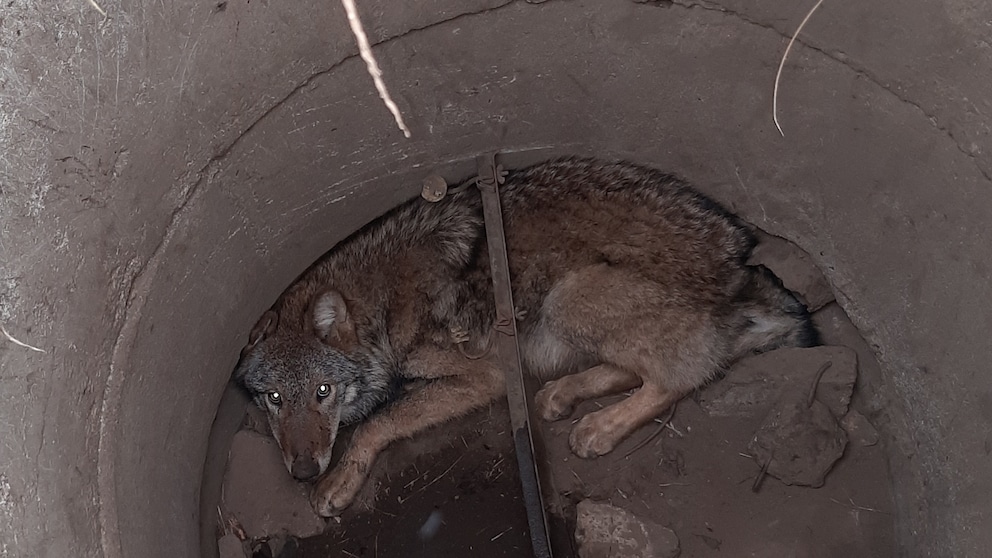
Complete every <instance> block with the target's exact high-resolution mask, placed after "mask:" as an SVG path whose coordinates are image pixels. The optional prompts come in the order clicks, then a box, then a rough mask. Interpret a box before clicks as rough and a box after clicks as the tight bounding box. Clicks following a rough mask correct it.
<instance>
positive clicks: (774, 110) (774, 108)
mask: <svg viewBox="0 0 992 558" xmlns="http://www.w3.org/2000/svg"><path fill="white" fill-rule="evenodd" d="M822 3H823V0H817V2H816V5H814V6H813V9H811V10H810V11H809V13H808V14H806V17H804V18H803V21H802V23H800V24H799V27H797V28H796V32H795V33H793V34H792V38H791V39H789V46H787V47H785V53H784V54H782V61H781V62H779V64H778V72H777V73H776V74H775V89H774V90H772V120H774V121H775V127H776V128H778V133H780V134H782V137H783V138H784V137H785V132H783V131H782V126H780V125H779V123H778V82H779V80H780V79H781V78H782V68H783V67H784V66H785V59H786V58H787V57H788V56H789V51H790V50H791V49H792V43H794V42H796V37H798V36H799V33H800V32H801V31H802V30H803V27H805V26H806V22H807V21H809V18H810V16H812V15H813V12H815V11H816V9H817V8H819V7H820V4H822Z"/></svg>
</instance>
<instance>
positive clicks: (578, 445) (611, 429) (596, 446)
mask: <svg viewBox="0 0 992 558" xmlns="http://www.w3.org/2000/svg"><path fill="white" fill-rule="evenodd" d="M683 395H685V394H683V393H679V392H675V391H671V390H668V389H665V388H663V387H661V386H659V385H657V384H649V383H645V384H644V385H643V386H641V388H640V389H638V390H637V391H635V392H634V393H633V394H632V395H631V396H630V397H628V398H626V399H624V400H623V401H619V402H617V403H614V404H613V405H610V406H609V407H606V408H604V409H601V410H599V411H596V412H593V413H589V414H588V415H586V416H584V417H582V420H580V421H579V422H578V423H577V424H576V425H575V426H574V427H573V428H572V432H571V434H569V436H568V444H569V446H571V448H572V451H573V452H574V453H575V455H578V456H579V457H584V458H591V457H598V456H600V455H605V454H607V453H609V452H611V451H613V448H615V447H617V444H619V443H620V441H621V440H623V439H624V438H626V437H627V436H629V435H631V434H632V433H633V432H634V431H635V430H637V429H638V428H640V427H641V426H643V425H645V424H647V423H648V422H650V421H651V420H653V419H654V418H656V417H658V416H659V415H661V414H662V413H663V412H664V411H665V410H666V409H668V408H669V407H670V406H671V405H673V404H674V403H675V402H677V401H678V400H679V399H681V398H682V396H683Z"/></svg>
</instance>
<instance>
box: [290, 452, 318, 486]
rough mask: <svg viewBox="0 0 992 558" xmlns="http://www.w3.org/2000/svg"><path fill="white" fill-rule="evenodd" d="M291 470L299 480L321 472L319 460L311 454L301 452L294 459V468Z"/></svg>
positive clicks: (312, 476) (310, 477)
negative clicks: (314, 458)
mask: <svg viewBox="0 0 992 558" xmlns="http://www.w3.org/2000/svg"><path fill="white" fill-rule="evenodd" d="M290 472H291V473H293V476H294V477H296V478H297V479H298V480H302V481H305V480H310V479H312V478H314V477H316V476H317V473H319V472H320V467H318V466H317V462H316V461H314V460H313V457H311V456H310V454H300V455H297V456H296V459H294V460H293V470H292V471H290Z"/></svg>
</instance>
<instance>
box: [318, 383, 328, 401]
mask: <svg viewBox="0 0 992 558" xmlns="http://www.w3.org/2000/svg"><path fill="white" fill-rule="evenodd" d="M330 394H331V386H329V385H327V384H320V385H319V386H317V397H319V398H321V399H323V398H325V397H327V396H328V395H330Z"/></svg>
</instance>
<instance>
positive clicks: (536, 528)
mask: <svg viewBox="0 0 992 558" xmlns="http://www.w3.org/2000/svg"><path fill="white" fill-rule="evenodd" d="M476 164H477V165H478V169H479V177H478V179H477V181H476V186H478V188H479V191H480V192H481V193H482V213H483V217H484V218H485V222H486V240H487V242H488V245H489V259H490V272H491V274H492V279H493V294H494V296H495V298H496V323H495V325H494V326H493V329H494V332H493V335H494V336H495V337H496V349H497V351H498V354H499V359H500V362H501V363H502V365H503V371H504V373H505V374H506V400H507V402H508V403H509V405H510V423H511V425H512V427H513V444H514V448H515V450H516V455H517V465H518V466H519V468H520V483H521V484H522V485H523V493H524V505H525V506H526V508H527V524H528V526H529V528H530V539H531V545H532V546H533V549H534V556H535V558H551V541H550V539H549V536H548V518H547V516H546V515H545V512H544V500H543V497H542V494H541V482H540V479H539V478H538V474H537V464H536V463H535V461H534V437H533V433H532V432H531V429H530V414H529V412H528V410H527V392H526V390H525V389H524V376H523V367H522V366H521V365H520V347H519V345H518V343H517V324H516V320H515V312H514V306H513V292H512V290H511V288H510V268H509V263H508V261H507V252H506V235H505V234H504V232H503V213H502V210H501V208H500V203H499V185H500V184H502V183H503V182H504V181H505V173H504V172H503V169H502V168H500V167H498V166H497V165H496V154H495V153H488V154H486V155H481V156H479V157H478V158H477V159H476Z"/></svg>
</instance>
